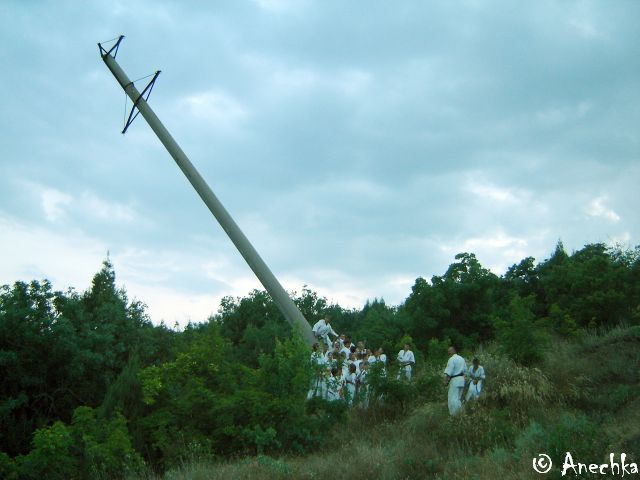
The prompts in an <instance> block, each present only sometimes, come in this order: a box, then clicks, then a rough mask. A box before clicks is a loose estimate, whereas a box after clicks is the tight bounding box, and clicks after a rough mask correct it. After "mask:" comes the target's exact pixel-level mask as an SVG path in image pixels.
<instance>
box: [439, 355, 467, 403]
mask: <svg viewBox="0 0 640 480" xmlns="http://www.w3.org/2000/svg"><path fill="white" fill-rule="evenodd" d="M466 371H467V363H466V362H465V361H464V358H462V357H461V356H460V355H458V354H457V353H455V354H453V355H451V357H449V361H448V362H447V367H446V368H445V369H444V373H445V374H447V375H449V400H448V401H449V414H450V415H455V414H456V413H458V411H459V410H460V408H461V407H462V402H461V400H462V391H463V390H464V374H465V373H466Z"/></svg>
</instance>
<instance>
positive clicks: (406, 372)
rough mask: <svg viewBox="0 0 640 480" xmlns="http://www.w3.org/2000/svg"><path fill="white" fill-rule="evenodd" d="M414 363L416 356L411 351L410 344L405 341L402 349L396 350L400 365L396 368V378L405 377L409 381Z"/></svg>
mask: <svg viewBox="0 0 640 480" xmlns="http://www.w3.org/2000/svg"><path fill="white" fill-rule="evenodd" d="M415 364H416V358H415V357H414V355H413V352H412V351H411V347H410V345H409V344H408V343H406V344H405V345H404V350H400V351H399V352H398V365H399V366H400V370H398V377H397V378H398V380H401V379H403V378H406V379H407V380H409V381H411V370H412V368H413V366H414V365H415Z"/></svg>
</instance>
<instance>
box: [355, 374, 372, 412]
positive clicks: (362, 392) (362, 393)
mask: <svg viewBox="0 0 640 480" xmlns="http://www.w3.org/2000/svg"><path fill="white" fill-rule="evenodd" d="M368 374H369V371H368V370H362V371H361V372H360V373H359V374H358V383H359V387H358V402H359V403H360V405H362V408H364V409H366V408H368V407H369V385H368V384H367V375H368Z"/></svg>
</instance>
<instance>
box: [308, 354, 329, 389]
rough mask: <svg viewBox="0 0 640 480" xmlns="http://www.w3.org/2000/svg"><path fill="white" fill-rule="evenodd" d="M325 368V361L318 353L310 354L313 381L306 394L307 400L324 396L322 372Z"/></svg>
mask: <svg viewBox="0 0 640 480" xmlns="http://www.w3.org/2000/svg"><path fill="white" fill-rule="evenodd" d="M326 367H327V360H326V359H325V357H324V355H323V354H322V353H320V352H311V368H312V370H313V379H312V381H311V388H310V389H309V392H308V393H307V400H310V399H311V398H313V397H321V398H322V397H324V395H325V390H326V388H325V381H324V372H325V370H326Z"/></svg>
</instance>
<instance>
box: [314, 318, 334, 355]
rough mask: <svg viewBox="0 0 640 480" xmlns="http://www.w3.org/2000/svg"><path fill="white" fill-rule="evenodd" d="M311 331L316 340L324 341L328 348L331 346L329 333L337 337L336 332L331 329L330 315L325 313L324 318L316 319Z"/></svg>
mask: <svg viewBox="0 0 640 480" xmlns="http://www.w3.org/2000/svg"><path fill="white" fill-rule="evenodd" d="M311 331H312V332H313V334H314V335H315V336H316V338H317V339H318V341H322V342H324V343H325V344H327V346H328V347H329V348H331V340H330V339H329V335H333V336H334V337H336V338H337V337H338V334H337V333H336V332H334V331H333V328H331V316H330V315H329V314H327V315H325V316H324V319H322V320H318V321H317V322H316V323H315V325H314V326H313V328H312V329H311Z"/></svg>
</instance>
